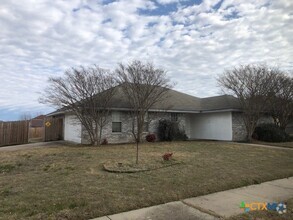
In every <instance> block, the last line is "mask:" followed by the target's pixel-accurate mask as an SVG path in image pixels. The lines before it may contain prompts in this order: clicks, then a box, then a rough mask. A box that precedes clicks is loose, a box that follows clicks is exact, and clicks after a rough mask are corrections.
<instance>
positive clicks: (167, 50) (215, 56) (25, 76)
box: [0, 0, 293, 120]
mask: <svg viewBox="0 0 293 220" xmlns="http://www.w3.org/2000/svg"><path fill="white" fill-rule="evenodd" d="M0 56H1V59H0V120H17V119H19V117H20V115H22V114H23V113H31V114H32V115H33V114H37V113H39V112H42V113H48V112H50V111H52V110H53V108H52V107H49V106H46V105H43V104H40V103H39V102H38V98H39V97H40V93H41V92H42V91H43V90H44V88H45V87H46V86H47V85H48V84H47V80H48V77H51V76H62V75H63V73H64V71H65V70H66V69H68V68H70V67H76V66H79V65H85V66H88V65H93V64H97V65H98V66H100V67H102V68H107V69H115V67H116V66H117V63H120V62H124V63H127V62H130V61H132V60H134V59H139V60H143V61H148V62H153V63H154V64H155V65H156V66H157V67H160V68H163V69H165V70H166V71H167V73H168V77H170V79H171V80H172V81H173V82H175V83H176V85H175V87H174V89H175V90H178V91H181V92H185V93H187V94H190V95H194V96H197V97H208V96H214V95H220V94H221V90H220V88H219V87H218V86H217V82H216V77H217V76H218V75H219V74H221V73H223V71H224V70H225V69H229V68H232V67H234V66H237V65H240V64H248V63H266V64H269V65H274V66H278V67H280V68H281V69H284V70H291V69H293V59H292V58H293V1H292V0H258V1H255V0H237V1H236V0H235V1H232V0H204V1H201V0H193V1H191V0H119V1H118V0H117V1H113V0H70V1H69V0H68V1H66V0H54V1H51V0H25V1H19V0H1V1H0Z"/></svg>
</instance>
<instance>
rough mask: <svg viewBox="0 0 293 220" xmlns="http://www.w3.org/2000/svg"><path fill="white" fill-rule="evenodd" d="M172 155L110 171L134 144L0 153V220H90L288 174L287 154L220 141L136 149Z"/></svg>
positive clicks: (144, 156)
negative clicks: (106, 166) (148, 166)
mask: <svg viewBox="0 0 293 220" xmlns="http://www.w3.org/2000/svg"><path fill="white" fill-rule="evenodd" d="M165 152H173V153H174V159H175V160H177V161H180V162H182V163H180V164H179V165H175V166H170V167H166V168H162V169H158V170H153V171H147V172H140V173H130V174H128V173H109V172H106V171H104V170H103V169H102V165H103V163H105V162H109V161H117V162H120V161H122V162H131V161H133V162H134V161H135V147H134V146H133V145H115V146H111V145H109V146H103V147H84V146H70V145H68V146H56V147H50V148H38V149H27V150H19V151H14V152H0V219H89V218H94V217H98V216H103V215H108V214H114V213H118V212H122V211H127V210H132V209H137V208H142V207H146V206H151V205H156V204H161V203H166V202H170V201H174V200H179V199H183V198H188V197H194V196H199V195H203V194H208V193H212V192H216V191H222V190H226V189H231V188H236V187H241V186H245V185H249V184H255V183H260V182H264V181H269V180H273V179H279V178H285V177H289V176H293V160H292V158H293V151H292V150H280V149H268V148H260V147H253V146H246V145H242V144H241V145H239V144H236V143H224V142H191V141H188V142H173V143H154V144H142V145H141V148H140V159H141V161H142V162H143V163H161V160H162V158H161V156H162V155H163V153H165Z"/></svg>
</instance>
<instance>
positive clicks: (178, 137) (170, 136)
mask: <svg viewBox="0 0 293 220" xmlns="http://www.w3.org/2000/svg"><path fill="white" fill-rule="evenodd" d="M158 136H159V139H160V141H174V140H175V141H185V140H187V136H186V134H185V131H184V130H182V129H180V128H179V124H178V123H177V122H172V121H170V120H166V119H162V120H160V121H159V126H158Z"/></svg>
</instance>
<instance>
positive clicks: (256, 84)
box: [218, 64, 279, 141]
mask: <svg viewBox="0 0 293 220" xmlns="http://www.w3.org/2000/svg"><path fill="white" fill-rule="evenodd" d="M278 75H279V73H278V71H276V69H275V68H270V67H268V66H266V65H256V64H255V65H253V64H251V65H245V66H239V67H234V68H233V69H231V70H225V72H224V73H223V74H222V75H221V76H220V77H219V78H218V83H219V85H220V86H221V87H222V89H223V90H224V92H227V93H230V94H232V95H234V96H236V97H237V98H238V100H239V103H240V105H241V107H242V109H243V114H242V115H243V120H244V124H245V127H246V131H247V141H251V140H252V134H253V132H254V129H255V127H256V126H257V122H258V120H259V119H260V117H261V116H262V115H263V114H264V113H265V112H266V110H267V106H268V104H269V103H270V99H271V96H272V94H273V91H274V90H275V86H276V83H275V82H276V80H277V77H278Z"/></svg>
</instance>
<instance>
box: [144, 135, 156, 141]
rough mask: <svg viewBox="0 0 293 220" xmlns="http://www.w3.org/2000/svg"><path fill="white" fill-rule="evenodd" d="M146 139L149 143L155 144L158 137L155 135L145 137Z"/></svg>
mask: <svg viewBox="0 0 293 220" xmlns="http://www.w3.org/2000/svg"><path fill="white" fill-rule="evenodd" d="M145 139H146V141H147V142H155V141H156V135H155V134H148V135H147V136H146V137H145Z"/></svg>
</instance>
